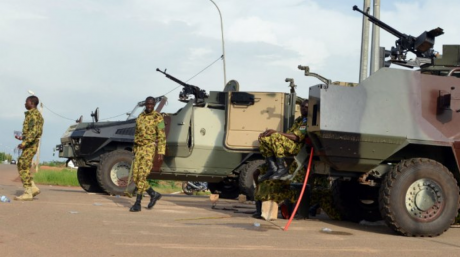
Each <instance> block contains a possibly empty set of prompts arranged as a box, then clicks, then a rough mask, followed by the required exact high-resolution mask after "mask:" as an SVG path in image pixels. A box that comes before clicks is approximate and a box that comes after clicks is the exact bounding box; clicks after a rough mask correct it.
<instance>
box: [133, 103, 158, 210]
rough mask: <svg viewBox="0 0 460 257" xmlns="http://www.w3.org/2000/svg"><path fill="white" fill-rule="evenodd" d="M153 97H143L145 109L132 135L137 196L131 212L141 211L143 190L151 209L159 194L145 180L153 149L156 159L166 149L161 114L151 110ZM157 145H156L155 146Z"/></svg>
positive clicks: (152, 158) (153, 104)
mask: <svg viewBox="0 0 460 257" xmlns="http://www.w3.org/2000/svg"><path fill="white" fill-rule="evenodd" d="M155 103H156V102H155V98H153V97H151V96H149V97H147V98H146V99H145V111H144V112H142V113H141V114H140V115H139V117H137V120H136V133H135V135H134V154H135V156H134V163H133V180H134V182H135V183H136V188H137V198H136V202H135V203H134V205H133V206H132V207H131V209H129V211H132V212H138V211H141V201H142V195H143V194H144V191H147V193H148V194H149V195H150V202H149V204H148V206H147V208H148V209H152V208H153V206H154V205H155V203H156V201H157V200H159V199H160V198H161V194H160V193H158V192H155V191H154V190H153V188H152V187H150V185H149V183H148V182H147V175H148V174H149V173H150V171H151V170H152V166H153V162H154V157H155V149H156V150H157V153H158V159H159V160H160V161H162V160H163V155H164V154H165V151H166V135H165V131H164V129H165V123H164V121H163V117H162V116H161V114H159V113H157V112H156V111H154V110H153V108H154V107H155ZM155 146H157V147H155Z"/></svg>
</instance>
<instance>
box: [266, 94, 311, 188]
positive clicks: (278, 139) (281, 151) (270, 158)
mask: <svg viewBox="0 0 460 257" xmlns="http://www.w3.org/2000/svg"><path fill="white" fill-rule="evenodd" d="M300 113H301V115H302V116H300V117H298V118H297V119H296V120H295V122H294V125H292V127H291V128H290V129H289V130H288V131H287V132H286V133H283V132H278V131H276V130H273V129H269V130H266V131H265V132H263V133H261V134H260V135H259V143H260V146H259V150H260V152H261V153H262V155H263V156H264V157H265V160H266V164H267V173H265V174H264V175H263V176H261V177H259V182H262V181H264V180H267V179H269V178H270V179H280V178H281V177H282V176H284V175H286V174H287V173H288V168H287V167H286V166H285V164H284V156H285V155H286V154H289V155H296V154H297V153H298V152H299V151H300V149H301V148H302V146H303V143H304V139H305V137H306V135H307V114H308V100H304V101H302V104H301V105H300Z"/></svg>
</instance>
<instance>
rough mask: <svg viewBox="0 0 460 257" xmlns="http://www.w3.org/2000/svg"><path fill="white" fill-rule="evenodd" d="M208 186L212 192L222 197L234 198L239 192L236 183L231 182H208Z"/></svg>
mask: <svg viewBox="0 0 460 257" xmlns="http://www.w3.org/2000/svg"><path fill="white" fill-rule="evenodd" d="M208 188H209V191H211V193H212V194H218V195H219V198H222V199H235V198H237V197H238V195H239V194H240V189H239V188H238V185H237V184H236V183H233V182H227V181H225V182H224V181H221V182H219V183H208Z"/></svg>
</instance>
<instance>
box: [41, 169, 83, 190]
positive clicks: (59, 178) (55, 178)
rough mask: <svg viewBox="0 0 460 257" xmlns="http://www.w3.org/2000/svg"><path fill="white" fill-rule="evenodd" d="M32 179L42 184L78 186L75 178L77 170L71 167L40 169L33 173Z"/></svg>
mask: <svg viewBox="0 0 460 257" xmlns="http://www.w3.org/2000/svg"><path fill="white" fill-rule="evenodd" d="M34 181H35V182H36V183H38V184H44V185H58V186H76V187H77V186H80V184H79V183H78V180H77V172H76V171H75V170H71V169H65V168H64V169H61V170H42V169H39V171H38V173H35V174H34Z"/></svg>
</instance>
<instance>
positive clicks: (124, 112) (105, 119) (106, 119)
mask: <svg viewBox="0 0 460 257" xmlns="http://www.w3.org/2000/svg"><path fill="white" fill-rule="evenodd" d="M122 115H127V114H126V112H124V113H122V114H118V115H116V116H112V117H109V118H105V119H101V121H103V120H110V119H113V118H117V117H120V116H122Z"/></svg>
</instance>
